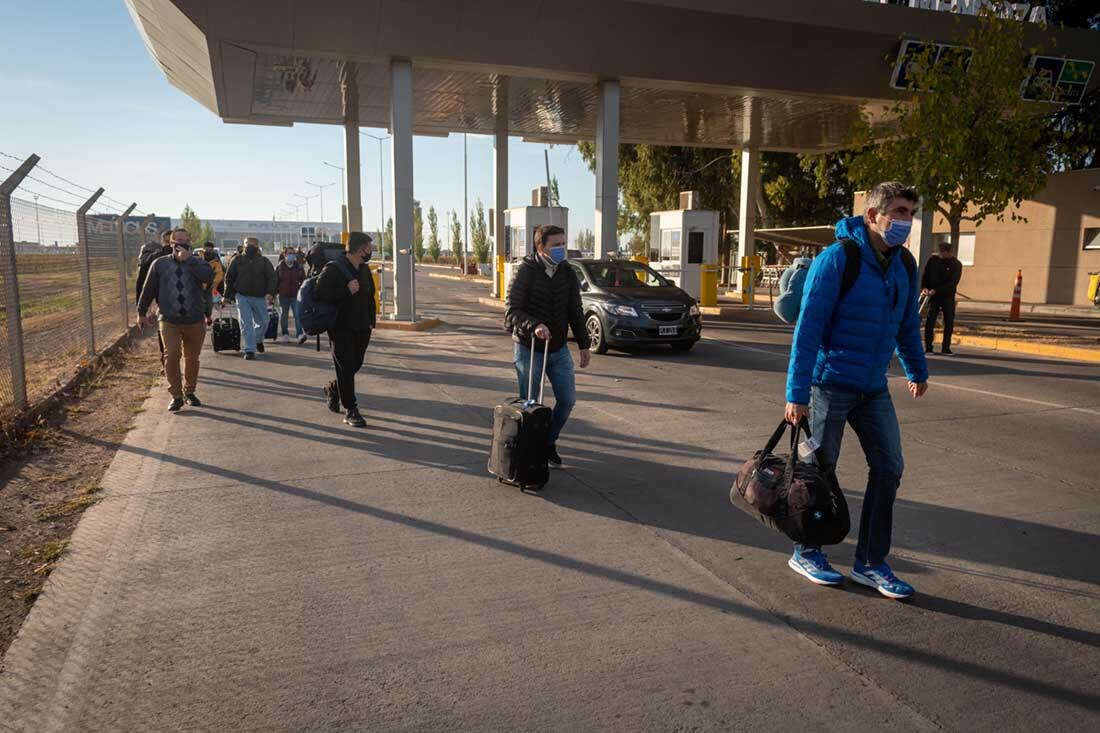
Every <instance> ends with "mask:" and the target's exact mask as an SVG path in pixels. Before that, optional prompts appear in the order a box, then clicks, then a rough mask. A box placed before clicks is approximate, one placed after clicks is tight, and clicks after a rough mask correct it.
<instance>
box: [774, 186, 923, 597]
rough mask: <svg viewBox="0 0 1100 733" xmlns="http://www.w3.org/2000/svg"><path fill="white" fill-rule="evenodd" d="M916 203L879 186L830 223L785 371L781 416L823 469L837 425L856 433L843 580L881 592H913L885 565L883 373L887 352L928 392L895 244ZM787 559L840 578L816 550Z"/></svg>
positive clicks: (889, 471)
mask: <svg viewBox="0 0 1100 733" xmlns="http://www.w3.org/2000/svg"><path fill="white" fill-rule="evenodd" d="M918 202H919V196H918V195H917V192H916V191H915V190H913V189H912V188H910V187H908V186H905V185H904V184H901V183H896V182H889V183H880V184H879V185H877V186H875V187H874V188H873V189H871V191H870V192H869V193H868V194H867V200H866V213H865V214H864V216H862V217H858V216H853V217H849V218H846V219H841V220H840V221H839V222H838V223H837V225H836V233H837V238H838V239H839V240H840V241H839V242H837V243H836V244H833V245H832V246H830V247H828V248H826V249H825V250H824V251H823V252H822V253H821V254H820V255H818V256H817V258H816V259H815V260H814V262H813V265H812V266H811V267H810V270H809V272H808V273H807V276H806V283H805V292H804V294H803V298H802V309H801V313H800V314H799V317H798V325H797V327H796V328H795V332H794V341H793V343H792V345H791V357H790V365H789V368H788V371H787V408H786V417H787V420H788V421H789V422H791V423H798V422H799V421H800V420H802V419H803V418H805V417H806V416H807V414H809V416H810V424H811V432H812V434H813V440H814V441H816V442H817V443H818V444H820V446H821V453H822V455H823V456H824V458H825V460H826V461H827V462H828V463H829V464H830V465H829V469H830V470H831V469H832V467H834V466H835V465H836V461H837V458H838V457H839V455H840V444H841V439H842V438H843V436H844V427H845V425H846V424H848V425H851V426H852V428H853V430H855V433H856V435H857V436H858V438H859V441H860V445H861V446H862V447H863V452H864V454H865V456H866V458H867V465H868V467H869V469H870V470H869V473H868V478H867V492H866V495H865V496H864V500H863V512H862V517H861V519H860V526H859V540H858V542H857V544H856V552H855V556H856V557H855V565H854V567H853V569H852V573H851V577H852V579H853V580H855V581H856V582H857V583H860V584H862V585H867V586H870V587H872V588H875V589H876V590H878V591H879V592H880V593H881V594H883V595H885V596H887V597H889V598H908V597H909V596H911V595H912V594H913V592H914V591H913V587H912V586H911V585H909V584H908V583H906V582H905V581H903V580H901V579H900V578H898V577H897V576H895V575H894V574H893V572H892V571H891V570H890V566H889V565H887V563H886V556H887V554H889V551H890V538H891V534H892V531H893V508H894V498H895V496H896V494H897V490H898V486H899V485H900V483H901V475H902V469H903V460H902V451H901V430H900V428H899V426H898V419H897V415H896V414H895V412H894V404H893V402H892V401H891V399H890V392H889V389H888V387H887V374H886V371H887V369H888V368H889V366H890V361H891V359H892V357H893V355H894V352H895V350H896V351H897V353H898V355H899V357H900V359H901V364H902V367H903V368H904V369H905V374H906V377H907V378H908V381H909V393H910V394H911V395H912V396H913V397H914V398H917V397H921V396H922V395H924V394H925V392H926V391H927V389H928V367H927V363H926V362H925V358H924V351H923V349H922V344H921V334H920V316H919V313H918V309H917V296H918V294H919V292H920V283H919V280H918V279H917V267H916V262H915V261H914V259H913V255H912V254H910V252H909V250H907V249H905V248H903V247H902V245H903V244H904V243H905V241H906V240H907V239H908V238H909V230H910V228H911V227H912V223H913V214H914V212H915V211H916V209H917V206H918ZM787 564H788V565H789V566H790V567H791V569H792V570H794V571H795V572H797V573H799V574H800V575H802V576H804V577H806V578H807V579H808V580H810V581H811V582H813V583H816V584H818V585H839V584H840V583H841V581H842V580H843V577H842V576H841V575H840V573H838V572H836V571H835V570H834V569H833V568H832V566H831V565H830V564H829V561H828V558H827V557H826V556H825V553H824V552H822V551H821V548H820V547H809V546H801V545H795V548H794V554H793V555H792V557H791V558H790V560H789V561H788V563H787Z"/></svg>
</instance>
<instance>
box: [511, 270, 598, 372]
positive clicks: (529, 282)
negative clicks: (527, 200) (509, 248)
mask: <svg viewBox="0 0 1100 733" xmlns="http://www.w3.org/2000/svg"><path fill="white" fill-rule="evenodd" d="M505 308H506V310H505V313H504V325H505V327H506V328H507V329H508V332H509V333H511V334H512V340H513V341H515V342H517V343H521V344H525V345H530V343H531V334H533V333H534V332H535V329H536V328H537V327H538V325H539V324H540V323H545V324H546V327H547V328H549V329H550V335H551V338H550V353H554V352H556V351H558V350H559V349H561V348H562V347H563V346H565V342H566V339H567V338H568V335H569V329H570V328H572V329H573V337H574V338H576V339H577V345H578V346H579V347H580V348H581V349H587V348H589V347H590V346H591V343H590V341H589V339H588V331H586V330H585V327H584V309H583V308H582V307H581V284H580V282H579V281H578V280H577V274H576V273H575V272H573V268H571V267H570V266H569V265H567V264H564V263H563V264H561V265H558V269H557V270H556V271H555V272H554V277H553V278H551V277H550V276H549V275H547V274H546V268H545V267H544V266H543V264H542V262H540V261H539V259H538V255H536V254H531V255H528V256H527V258H526V259H524V260H523V262H522V263H521V264H520V267H519V271H518V272H517V273H516V276H515V278H513V280H512V284H511V285H510V286H509V287H508V299H507V301H506V302H505ZM543 344H544V342H543V341H542V340H536V343H535V348H536V350H538V351H542V348H543Z"/></svg>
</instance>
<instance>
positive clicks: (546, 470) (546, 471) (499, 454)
mask: <svg viewBox="0 0 1100 733" xmlns="http://www.w3.org/2000/svg"><path fill="white" fill-rule="evenodd" d="M549 356H550V354H549V352H548V351H547V350H546V349H544V350H543V352H542V378H541V379H540V380H539V399H538V402H535V401H534V400H530V399H527V400H521V399H519V398H515V399H511V400H506V401H504V402H502V403H501V404H499V405H497V406H496V409H495V410H494V411H493V444H492V447H491V448H490V450H489V473H491V474H493V475H494V476H496V477H497V480H498V481H500V482H501V483H504V484H511V485H512V486H518V487H519V488H520V489H523V490H527V489H529V490H531V491H541V490H542V488H543V487H544V486H546V482H547V481H549V480H550V467H549V466H548V465H547V453H548V449H549V444H550V420H551V418H552V416H553V411H552V410H551V409H550V408H549V407H546V406H545V405H543V404H542V398H543V390H544V388H545V385H546V362H547V359H548V358H549ZM528 374H529V377H528V382H527V396H528V397H531V396H532V395H533V393H534V378H535V340H534V338H532V339H531V367H530V370H529V372H528Z"/></svg>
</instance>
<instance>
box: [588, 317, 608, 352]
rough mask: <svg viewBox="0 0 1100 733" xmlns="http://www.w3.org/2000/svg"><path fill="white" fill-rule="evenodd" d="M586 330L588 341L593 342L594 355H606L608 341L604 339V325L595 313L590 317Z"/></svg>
mask: <svg viewBox="0 0 1100 733" xmlns="http://www.w3.org/2000/svg"><path fill="white" fill-rule="evenodd" d="M584 328H585V330H586V331H588V340H589V341H591V342H592V351H593V353H596V354H606V353H607V339H606V338H604V334H603V323H602V322H601V321H600V317H599V316H598V315H596V314H595V313H593V314H592V315H590V316H589V317H588V320H587V321H585V323H584Z"/></svg>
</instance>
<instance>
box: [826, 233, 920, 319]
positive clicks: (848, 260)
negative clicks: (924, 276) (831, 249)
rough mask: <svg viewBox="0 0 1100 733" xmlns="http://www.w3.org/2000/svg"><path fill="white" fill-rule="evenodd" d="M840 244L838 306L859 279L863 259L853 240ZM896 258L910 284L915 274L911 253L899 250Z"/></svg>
mask: <svg viewBox="0 0 1100 733" xmlns="http://www.w3.org/2000/svg"><path fill="white" fill-rule="evenodd" d="M840 243H841V244H842V245H844V274H843V275H841V278H840V295H839V296H837V299H836V302H837V303H838V304H839V303H840V301H842V300H844V296H845V295H847V294H848V291H849V290H851V289H852V286H854V285H855V284H856V280H858V279H859V267H860V263H861V260H862V259H863V258H862V256H861V255H860V253H859V242H856V241H855V240H854V239H842V240H840ZM898 256H899V257H901V261H902V262H903V263H905V271H906V272H907V273H909V280H910V282H912V280H913V278H914V277H915V276H916V274H917V260H916V259H915V258H914V257H913V253H912V252H910V251H909V250H908V249H906V248H905V247H902V248H901V252H899V253H898Z"/></svg>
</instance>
